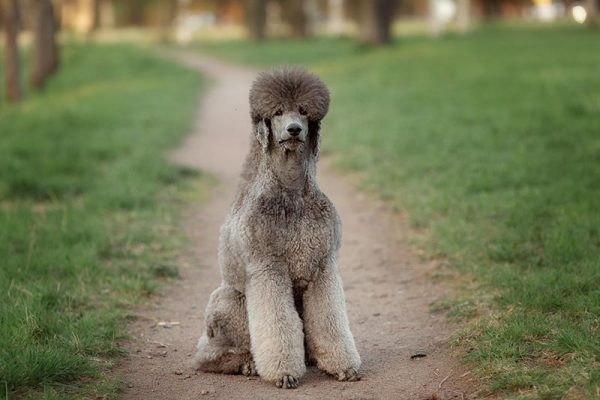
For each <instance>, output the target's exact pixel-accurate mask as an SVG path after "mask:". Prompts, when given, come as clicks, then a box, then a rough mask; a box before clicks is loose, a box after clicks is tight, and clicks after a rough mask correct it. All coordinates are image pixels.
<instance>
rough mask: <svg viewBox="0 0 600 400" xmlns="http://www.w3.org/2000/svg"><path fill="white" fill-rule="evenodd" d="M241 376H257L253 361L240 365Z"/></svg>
mask: <svg viewBox="0 0 600 400" xmlns="http://www.w3.org/2000/svg"><path fill="white" fill-rule="evenodd" d="M242 375H246V376H255V375H258V373H257V372H256V365H254V361H253V360H250V361H248V362H245V363H244V364H242Z"/></svg>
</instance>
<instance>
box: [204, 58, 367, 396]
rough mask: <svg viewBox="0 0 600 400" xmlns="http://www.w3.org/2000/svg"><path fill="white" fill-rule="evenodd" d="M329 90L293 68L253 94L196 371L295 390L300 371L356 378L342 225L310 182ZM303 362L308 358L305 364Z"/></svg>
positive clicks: (260, 82)
mask: <svg viewBox="0 0 600 400" xmlns="http://www.w3.org/2000/svg"><path fill="white" fill-rule="evenodd" d="M328 109H329V91H328V90H327V87H326V86H325V84H324V83H323V82H322V81H321V80H320V79H319V78H318V77H317V76H315V75H312V74H310V73H308V72H306V71H304V70H302V69H298V68H279V69H275V70H272V71H270V72H265V73H262V74H260V75H259V76H258V78H257V79H256V80H255V81H254V83H253V85H252V88H251V90H250V111H251V117H252V123H253V130H252V138H251V144H250V152H249V154H248V156H247V158H246V161H245V163H244V166H243V172H242V175H241V182H240V185H239V188H238V191H237V195H236V197H235V200H234V202H233V204H232V206H231V210H230V213H229V215H228V217H227V219H226V221H225V223H224V225H223V226H222V228H221V236H220V245H219V264H220V268H221V275H222V283H221V286H220V287H219V288H218V289H216V290H215V291H214V292H213V293H212V294H211V297H210V300H209V302H208V305H207V308H206V314H205V315H206V321H205V323H206V330H205V332H204V333H203V335H202V337H201V338H200V340H199V343H198V352H197V355H196V357H195V359H194V360H195V361H194V363H195V368H197V369H199V370H201V371H205V372H219V373H229V374H235V373H242V374H245V375H254V374H258V375H260V377H261V378H262V379H265V380H267V381H270V382H274V383H275V384H276V386H277V387H280V388H295V387H297V386H298V384H299V380H300V378H301V377H302V376H303V375H304V373H305V371H306V362H307V361H308V362H310V363H315V364H316V365H317V367H318V368H319V369H321V370H322V371H324V372H326V373H328V374H331V375H333V376H335V377H337V379H338V380H342V381H356V380H359V379H360V375H359V368H360V365H361V360H360V356H359V354H358V351H357V350H356V345H355V343H354V338H353V336H352V333H351V332H350V327H349V323H348V317H347V314H346V304H345V299H344V291H343V287H342V280H341V276H340V272H339V268H338V263H337V253H338V250H339V248H340V241H341V222H340V218H339V216H338V214H337V212H336V209H335V207H334V206H333V204H332V203H331V201H330V200H329V199H328V198H327V197H326V196H325V195H324V194H323V193H322V192H321V190H320V189H319V186H318V184H317V181H316V163H317V159H318V155H319V143H320V125H321V119H323V117H325V115H326V114H327V111H328ZM305 358H306V359H305Z"/></svg>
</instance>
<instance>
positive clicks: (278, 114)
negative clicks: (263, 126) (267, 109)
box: [273, 110, 283, 117]
mask: <svg viewBox="0 0 600 400" xmlns="http://www.w3.org/2000/svg"><path fill="white" fill-rule="evenodd" d="M273 115H275V116H276V117H277V116H280V115H283V111H281V110H277V111H275V114H273Z"/></svg>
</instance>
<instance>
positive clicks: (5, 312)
mask: <svg viewBox="0 0 600 400" xmlns="http://www.w3.org/2000/svg"><path fill="white" fill-rule="evenodd" d="M62 56H63V59H62V66H61V69H60V71H59V73H58V74H57V75H56V76H55V77H53V78H52V79H51V81H50V82H49V83H48V85H47V87H46V88H45V90H44V91H43V92H41V93H32V94H30V95H29V96H28V98H27V100H26V101H25V102H23V103H22V104H19V105H7V104H2V105H0V132H1V133H0V259H1V260H2V261H1V269H0V326H1V327H2V328H1V329H0V388H2V389H1V390H2V393H3V394H4V395H5V396H6V397H7V398H13V397H16V398H47V399H50V398H52V399H55V398H61V399H62V398H82V397H88V398H94V397H98V398H100V397H103V398H112V397H113V396H114V395H115V393H116V390H117V389H118V387H119V382H118V381H116V380H114V379H113V378H109V377H108V375H107V374H106V373H105V372H106V371H107V370H108V369H109V368H110V367H111V366H112V365H114V362H115V360H116V359H117V358H118V356H120V355H121V354H122V353H123V350H122V349H121V348H120V347H119V344H118V343H119V340H120V339H123V338H124V337H125V330H124V325H125V324H124V321H125V318H127V317H128V314H127V309H128V308H130V307H131V305H132V304H134V303H136V302H139V300H140V298H143V297H144V296H146V295H148V294H150V293H152V292H154V291H155V290H156V289H157V287H158V285H159V284H160V280H159V278H164V277H174V276H176V275H177V269H176V264H175V262H174V251H175V249H176V248H177V246H178V245H179V244H180V243H181V239H182V237H181V235H178V234H177V233H176V230H175V229H174V224H175V222H176V206H177V205H178V203H180V202H181V200H182V197H181V195H182V194H183V192H182V190H185V191H186V192H190V193H192V192H193V193H199V191H201V186H202V182H204V180H203V179H198V178H202V177H201V176H200V175H199V173H198V172H197V171H193V170H189V169H185V168H181V167H175V166H173V165H170V164H169V163H168V162H167V160H166V158H165V157H166V154H165V149H166V148H170V147H172V146H174V145H176V144H177V143H178V140H179V139H180V138H181V137H182V135H184V134H185V133H186V132H187V130H188V128H189V123H190V121H191V115H192V113H193V110H194V105H195V98H196V94H197V89H198V88H199V85H200V79H199V77H198V76H197V75H196V74H195V73H192V72H190V71H188V70H185V69H183V68H180V67H178V66H176V65H173V64H172V63H170V62H167V61H164V60H160V59H158V58H156V57H155V56H152V55H150V54H149V53H148V52H147V51H143V50H141V49H139V48H134V47H132V46H127V45H92V44H85V45H83V44H74V43H73V44H69V45H67V46H65V47H64V48H63V49H62ZM190 178H194V179H190Z"/></svg>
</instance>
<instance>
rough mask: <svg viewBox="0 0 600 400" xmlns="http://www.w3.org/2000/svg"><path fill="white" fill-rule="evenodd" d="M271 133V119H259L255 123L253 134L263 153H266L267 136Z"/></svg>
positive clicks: (267, 146)
mask: <svg viewBox="0 0 600 400" xmlns="http://www.w3.org/2000/svg"><path fill="white" fill-rule="evenodd" d="M270 133H271V121H269V120H268V119H261V120H260V121H258V122H257V123H256V128H255V132H254V134H255V135H256V139H257V140H258V142H259V143H260V145H261V147H262V150H263V153H266V152H267V151H268V150H269V138H270V136H271V135H270Z"/></svg>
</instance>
